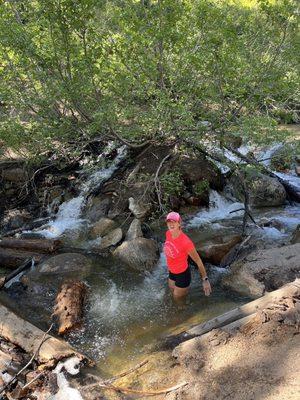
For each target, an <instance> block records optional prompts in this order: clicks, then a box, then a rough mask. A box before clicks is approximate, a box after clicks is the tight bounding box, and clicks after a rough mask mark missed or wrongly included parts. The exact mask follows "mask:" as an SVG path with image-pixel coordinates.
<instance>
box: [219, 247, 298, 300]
mask: <svg viewBox="0 0 300 400" xmlns="http://www.w3.org/2000/svg"><path fill="white" fill-rule="evenodd" d="M299 276H300V244H299V243H297V244H294V245H289V246H283V247H279V248H271V249H266V250H259V251H254V252H253V253H251V254H249V255H248V256H246V257H245V258H244V259H243V260H239V261H237V262H235V263H233V264H232V266H231V269H230V273H229V274H228V275H227V276H225V277H224V278H223V280H222V284H223V285H224V286H225V287H227V288H229V289H231V290H234V291H236V292H238V293H240V294H242V295H245V296H249V297H254V298H255V297H260V296H262V295H263V294H264V292H265V291H268V292H269V291H272V290H275V289H278V288H279V287H281V286H282V285H284V284H285V283H288V282H291V281H293V280H294V279H295V278H297V277H299Z"/></svg>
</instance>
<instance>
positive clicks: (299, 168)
mask: <svg viewBox="0 0 300 400" xmlns="http://www.w3.org/2000/svg"><path fill="white" fill-rule="evenodd" d="M295 172H296V174H297V175H298V176H300V165H297V166H296V167H295Z"/></svg>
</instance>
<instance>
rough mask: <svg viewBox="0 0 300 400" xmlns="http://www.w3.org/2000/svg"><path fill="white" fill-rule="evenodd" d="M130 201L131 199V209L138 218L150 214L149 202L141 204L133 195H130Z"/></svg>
mask: <svg viewBox="0 0 300 400" xmlns="http://www.w3.org/2000/svg"><path fill="white" fill-rule="evenodd" d="M128 201H129V210H130V211H131V212H132V214H133V215H134V216H135V217H136V218H143V217H145V216H146V215H147V214H148V212H149V210H150V207H149V205H148V204H140V203H138V202H137V201H136V200H135V199H134V198H133V197H129V199H128Z"/></svg>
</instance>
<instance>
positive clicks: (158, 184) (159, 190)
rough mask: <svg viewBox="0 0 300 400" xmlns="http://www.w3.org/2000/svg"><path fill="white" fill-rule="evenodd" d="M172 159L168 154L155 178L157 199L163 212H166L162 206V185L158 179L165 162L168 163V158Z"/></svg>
mask: <svg viewBox="0 0 300 400" xmlns="http://www.w3.org/2000/svg"><path fill="white" fill-rule="evenodd" d="M170 157H171V154H167V155H166V156H165V158H164V159H163V160H162V161H161V163H160V164H159V166H158V168H157V170H156V173H155V176H154V184H155V189H156V194H157V198H158V202H159V208H160V210H161V211H162V212H164V211H165V209H164V206H163V204H162V200H161V185H160V181H159V178H158V175H159V172H160V170H161V168H162V166H163V164H164V162H165V161H167V159H168V158H170Z"/></svg>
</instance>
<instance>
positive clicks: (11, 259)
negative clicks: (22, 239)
mask: <svg viewBox="0 0 300 400" xmlns="http://www.w3.org/2000/svg"><path fill="white" fill-rule="evenodd" d="M42 257H43V255H42V254H37V253H33V252H29V251H18V250H15V249H3V248H1V247H0V266H1V267H3V268H11V269H15V268H18V267H20V265H21V264H23V263H25V261H26V260H27V259H28V258H33V259H34V261H35V262H38V261H40V260H41V259H42Z"/></svg>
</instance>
